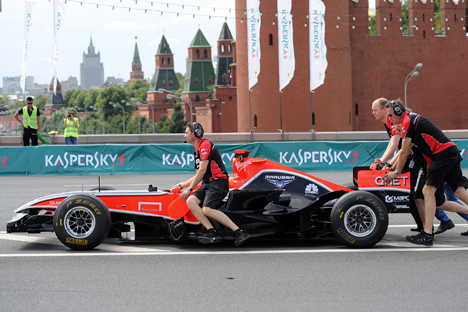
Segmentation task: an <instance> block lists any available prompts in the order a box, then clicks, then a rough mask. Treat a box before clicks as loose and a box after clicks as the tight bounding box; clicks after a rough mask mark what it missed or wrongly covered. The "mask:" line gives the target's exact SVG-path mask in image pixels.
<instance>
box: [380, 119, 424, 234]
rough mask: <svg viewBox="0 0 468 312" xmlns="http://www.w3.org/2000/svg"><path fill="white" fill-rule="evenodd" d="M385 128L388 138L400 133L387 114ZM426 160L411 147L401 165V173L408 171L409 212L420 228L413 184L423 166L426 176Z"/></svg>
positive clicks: (399, 146) (399, 144)
mask: <svg viewBox="0 0 468 312" xmlns="http://www.w3.org/2000/svg"><path fill="white" fill-rule="evenodd" d="M384 125H385V130H387V134H388V137H389V138H392V137H393V136H395V135H397V134H400V133H399V132H398V131H397V130H396V129H395V125H394V123H393V121H392V120H390V116H387V122H386V123H385V124H384ZM398 149H401V139H400V141H399V142H398ZM425 166H426V162H425V161H424V158H423V156H422V154H421V152H420V151H419V150H418V149H417V148H411V154H410V155H408V159H407V160H406V163H405V166H404V167H403V170H402V173H406V172H408V171H409V172H410V213H411V216H413V219H414V221H415V222H416V225H417V226H418V228H422V227H423V226H422V220H421V216H420V215H419V212H418V207H417V206H416V202H415V201H414V199H415V198H419V197H417V196H416V193H415V186H416V183H417V182H418V177H419V171H420V169H421V168H424V172H422V173H421V176H423V175H424V177H425V176H426V173H425V170H426V168H425Z"/></svg>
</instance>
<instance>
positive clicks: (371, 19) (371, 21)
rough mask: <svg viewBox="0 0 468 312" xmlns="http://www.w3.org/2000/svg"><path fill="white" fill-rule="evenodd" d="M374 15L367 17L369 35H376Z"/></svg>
mask: <svg viewBox="0 0 468 312" xmlns="http://www.w3.org/2000/svg"><path fill="white" fill-rule="evenodd" d="M375 19H376V17H375V15H373V16H370V17H369V35H377V25H376V21H375Z"/></svg>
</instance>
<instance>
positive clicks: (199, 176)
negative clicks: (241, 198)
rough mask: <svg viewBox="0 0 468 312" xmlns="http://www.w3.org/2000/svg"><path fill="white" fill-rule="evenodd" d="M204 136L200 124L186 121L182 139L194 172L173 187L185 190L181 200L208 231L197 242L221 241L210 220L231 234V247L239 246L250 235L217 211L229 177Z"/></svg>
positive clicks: (218, 156)
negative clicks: (187, 146)
mask: <svg viewBox="0 0 468 312" xmlns="http://www.w3.org/2000/svg"><path fill="white" fill-rule="evenodd" d="M203 133H204V131H203V127H202V125H201V124H200V123H198V122H194V123H191V122H189V123H188V124H187V127H186V129H185V139H186V140H187V143H190V144H192V145H193V146H194V147H195V153H194V156H195V169H196V170H197V173H196V174H195V176H193V177H192V178H190V179H188V180H187V181H185V182H181V183H179V184H178V185H177V186H175V187H179V188H180V189H183V188H185V187H188V189H186V190H185V191H184V192H182V194H181V195H180V198H182V199H183V200H185V201H187V205H188V207H189V208H190V211H191V212H192V213H193V215H194V216H195V218H197V219H198V221H200V222H201V224H202V225H203V226H204V227H205V228H206V229H207V232H206V234H203V235H200V236H199V237H198V241H199V242H200V243H202V244H205V245H207V244H216V243H219V242H221V240H222V237H221V235H219V234H218V232H217V231H216V230H215V229H214V227H213V225H212V224H211V222H210V220H209V219H208V218H211V219H213V220H216V221H217V222H219V223H221V224H222V225H224V226H226V227H228V228H230V229H231V230H232V231H234V236H235V241H234V245H236V246H239V245H240V244H242V243H243V242H245V240H247V238H249V236H250V235H249V234H248V233H246V232H244V231H242V230H241V229H239V227H238V226H237V225H236V224H235V223H234V222H232V220H231V219H230V218H229V217H228V216H227V215H226V214H224V213H223V212H221V211H219V210H217V209H218V208H219V207H220V206H221V205H222V204H223V199H224V198H225V197H226V195H227V193H228V192H229V176H228V173H227V171H226V168H225V167H224V163H223V160H222V159H221V155H220V154H219V152H218V149H217V148H216V146H215V145H214V144H213V143H211V142H210V141H208V140H207V139H204V138H203ZM200 182H203V183H202V185H201V186H200V188H198V189H197V190H196V191H195V192H194V193H193V194H192V195H190V193H191V192H192V191H193V189H194V188H195V187H196V186H197V185H198V184H199V183H200Z"/></svg>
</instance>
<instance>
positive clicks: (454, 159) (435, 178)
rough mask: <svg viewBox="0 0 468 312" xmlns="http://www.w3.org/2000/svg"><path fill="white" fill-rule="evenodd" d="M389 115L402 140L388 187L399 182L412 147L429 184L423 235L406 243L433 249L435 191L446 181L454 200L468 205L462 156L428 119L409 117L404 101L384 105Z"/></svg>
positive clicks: (464, 210) (450, 208)
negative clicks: (424, 167) (423, 165)
mask: <svg viewBox="0 0 468 312" xmlns="http://www.w3.org/2000/svg"><path fill="white" fill-rule="evenodd" d="M385 107H386V109H387V114H388V116H389V117H390V119H391V120H392V121H393V122H394V124H395V125H398V128H399V129H400V134H401V137H402V139H403V143H402V149H401V151H400V153H401V155H400V156H401V157H399V159H398V162H397V165H396V166H394V168H395V171H392V172H389V173H388V174H387V175H386V176H385V181H386V182H387V183H389V182H391V181H392V180H393V179H394V178H396V177H397V176H398V175H399V174H400V173H401V171H402V169H403V167H404V165H405V162H406V157H405V156H407V155H409V153H410V152H411V148H412V146H413V145H414V146H416V147H417V148H419V150H420V151H421V153H422V154H423V156H424V158H425V160H426V162H427V174H426V182H425V185H424V188H423V195H424V201H425V202H424V205H425V209H424V210H425V218H424V231H421V232H420V233H419V234H417V235H414V236H407V237H406V240H407V241H409V242H410V243H413V244H419V245H426V246H432V244H433V241H434V238H433V235H432V228H433V220H434V215H435V211H436V206H437V204H436V196H435V194H436V190H437V189H438V188H443V187H444V181H445V182H447V184H449V186H450V187H451V188H452V189H453V190H455V196H457V197H458V198H459V199H461V200H462V201H464V202H468V191H466V189H465V187H466V186H467V185H466V178H464V177H463V173H462V170H461V167H460V161H461V156H460V152H459V150H458V148H457V146H456V145H455V143H453V142H452V141H451V140H450V139H449V138H447V137H446V136H445V134H444V133H443V132H442V131H441V130H440V129H439V128H437V127H436V126H435V125H434V124H433V123H432V122H431V121H430V120H429V119H427V118H425V117H423V116H421V115H418V114H414V113H413V114H408V112H407V111H406V109H405V107H404V106H403V104H402V103H401V101H391V102H388V103H387V104H386V105H385ZM452 203H454V202H450V203H447V204H444V207H443V208H442V207H441V208H442V209H444V210H448V211H454V212H462V213H468V208H467V207H464V206H461V205H458V204H457V205H452Z"/></svg>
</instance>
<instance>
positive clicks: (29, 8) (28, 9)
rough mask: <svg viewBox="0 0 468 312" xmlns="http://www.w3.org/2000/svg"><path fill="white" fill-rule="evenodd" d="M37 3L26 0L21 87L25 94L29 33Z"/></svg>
mask: <svg viewBox="0 0 468 312" xmlns="http://www.w3.org/2000/svg"><path fill="white" fill-rule="evenodd" d="M35 3H36V2H32V1H31V0H25V1H24V6H25V11H24V13H25V14H24V44H23V60H22V62H21V81H20V86H21V89H22V90H23V94H25V93H26V55H27V54H28V47H29V46H28V44H29V43H28V42H29V33H30V32H31V27H32V9H33V5H34V4H35Z"/></svg>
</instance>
